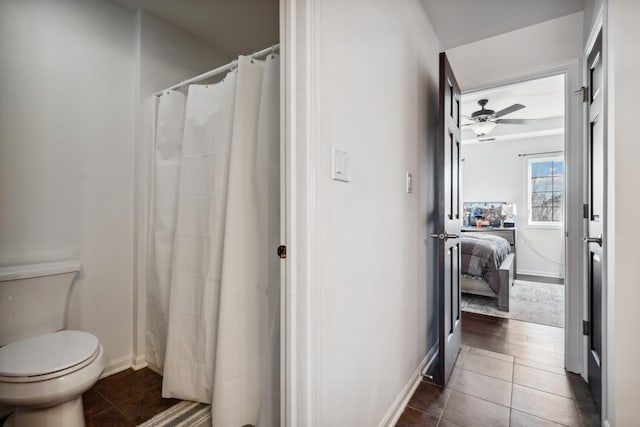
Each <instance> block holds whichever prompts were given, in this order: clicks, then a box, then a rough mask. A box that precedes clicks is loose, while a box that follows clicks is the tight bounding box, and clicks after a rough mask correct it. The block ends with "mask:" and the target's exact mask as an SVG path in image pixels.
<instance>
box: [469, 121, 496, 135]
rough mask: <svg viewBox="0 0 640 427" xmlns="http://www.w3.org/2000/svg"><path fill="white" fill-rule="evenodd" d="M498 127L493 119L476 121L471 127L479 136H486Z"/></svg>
mask: <svg viewBox="0 0 640 427" xmlns="http://www.w3.org/2000/svg"><path fill="white" fill-rule="evenodd" d="M495 127H496V123H495V122H492V121H489V120H487V121H484V122H475V123H474V124H472V125H471V129H472V130H473V131H474V132H475V134H476V135H477V136H484V135H486V134H488V133H489V132H491V131H492V130H493V128H495Z"/></svg>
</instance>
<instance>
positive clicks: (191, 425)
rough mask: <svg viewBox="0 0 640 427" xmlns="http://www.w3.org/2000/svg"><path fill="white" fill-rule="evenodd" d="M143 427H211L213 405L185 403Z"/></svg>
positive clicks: (147, 422) (152, 419) (165, 412)
mask: <svg viewBox="0 0 640 427" xmlns="http://www.w3.org/2000/svg"><path fill="white" fill-rule="evenodd" d="M140 426H141V427H211V405H205V404H204V403H198V402H189V401H183V402H180V403H178V404H176V405H173V406H172V407H171V408H169V409H167V410H166V411H164V412H160V413H159V414H158V415H156V416H155V417H153V418H151V419H150V420H148V421H145V422H144V423H142V424H140Z"/></svg>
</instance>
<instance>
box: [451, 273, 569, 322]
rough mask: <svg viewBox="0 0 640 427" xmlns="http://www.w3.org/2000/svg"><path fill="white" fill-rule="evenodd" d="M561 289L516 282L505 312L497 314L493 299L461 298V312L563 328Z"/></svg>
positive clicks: (561, 287)
mask: <svg viewBox="0 0 640 427" xmlns="http://www.w3.org/2000/svg"><path fill="white" fill-rule="evenodd" d="M564 290H565V288H564V285H555V284H550V283H539V282H528V281H525V280H516V281H515V283H514V285H513V286H512V287H511V290H510V295H509V311H508V312H506V311H502V310H498V306H497V301H498V300H497V299H495V298H490V297H484V296H480V295H471V294H462V310H463V311H469V312H471V313H479V314H486V315H489V316H496V317H504V318H507V319H516V320H524V321H527V322H533V323H542V324H544V325H550V326H558V327H560V328H564Z"/></svg>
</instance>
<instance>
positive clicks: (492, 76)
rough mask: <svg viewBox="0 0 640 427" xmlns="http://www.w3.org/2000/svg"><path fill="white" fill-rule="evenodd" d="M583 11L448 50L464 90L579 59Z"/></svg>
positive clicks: (580, 55) (581, 50)
mask: <svg viewBox="0 0 640 427" xmlns="http://www.w3.org/2000/svg"><path fill="white" fill-rule="evenodd" d="M582 33H583V27H582V12H578V13H574V14H572V15H567V16H563V17H561V18H557V19H552V20H550V21H546V22H543V23H540V24H536V25H533V26H531V27H526V28H522V29H520V30H516V31H512V32H509V33H505V34H501V35H499V36H495V37H490V38H488V39H484V40H480V41H477V42H474V43H469V44H466V45H463V46H459V47H456V48H453V49H449V50H447V55H448V56H449V62H450V63H451V67H452V68H453V71H454V72H455V73H456V77H457V79H458V83H459V84H460V87H461V89H462V90H463V91H465V90H471V89H478V88H481V87H485V86H486V85H487V84H489V83H495V82H497V81H500V80H503V79H509V78H513V77H514V76H523V75H531V74H532V73H534V72H536V71H540V70H544V69H546V68H547V67H549V66H550V65H557V64H560V63H563V62H566V61H568V60H572V59H576V58H581V57H582V52H583V42H582Z"/></svg>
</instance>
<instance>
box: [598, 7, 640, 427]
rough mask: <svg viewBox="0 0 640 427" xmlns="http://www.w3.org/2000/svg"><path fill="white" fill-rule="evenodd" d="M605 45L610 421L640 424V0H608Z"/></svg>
mask: <svg viewBox="0 0 640 427" xmlns="http://www.w3.org/2000/svg"><path fill="white" fill-rule="evenodd" d="M608 15H609V16H608V20H607V23H606V25H607V28H608V30H607V34H606V35H605V43H606V45H605V46H606V47H605V49H607V48H608V49H609V52H608V53H609V55H610V56H609V72H610V75H609V81H608V84H609V88H608V90H609V103H608V104H609V105H608V109H609V111H608V113H609V114H610V116H609V122H608V130H609V133H608V150H609V162H608V191H609V200H608V202H609V206H608V210H609V211H608V213H609V218H608V225H607V226H608V231H609V233H608V235H607V236H606V242H605V248H606V250H607V255H608V261H607V262H608V265H607V266H606V268H607V270H608V271H609V275H608V282H609V283H608V289H609V290H608V293H609V298H610V301H609V302H610V303H609V305H608V307H609V308H608V310H609V328H608V330H607V332H608V340H609V343H610V346H609V347H608V350H609V351H610V352H611V353H610V358H609V362H608V363H609V374H610V375H611V376H610V381H611V388H610V389H609V390H610V391H613V393H612V395H610V396H609V399H610V401H609V417H610V418H609V421H610V425H611V426H620V427H626V426H636V425H640V415H639V413H638V403H637V400H638V399H637V392H638V388H639V387H640V373H639V371H638V366H637V365H638V360H640V340H639V339H638V327H637V325H638V324H639V323H640V311H639V310H638V301H640V286H639V284H640V279H639V278H638V250H637V241H638V234H639V233H638V231H637V229H636V228H635V227H633V224H635V222H636V221H637V217H638V212H640V197H638V183H640V167H638V159H640V145H639V144H638V137H637V125H636V123H637V117H636V116H637V114H636V112H637V103H638V97H639V96H640V83H639V82H638V78H637V76H638V70H639V69H640V55H638V40H640V27H639V26H638V22H637V21H638V16H640V2H637V1H632V0H608Z"/></svg>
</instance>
